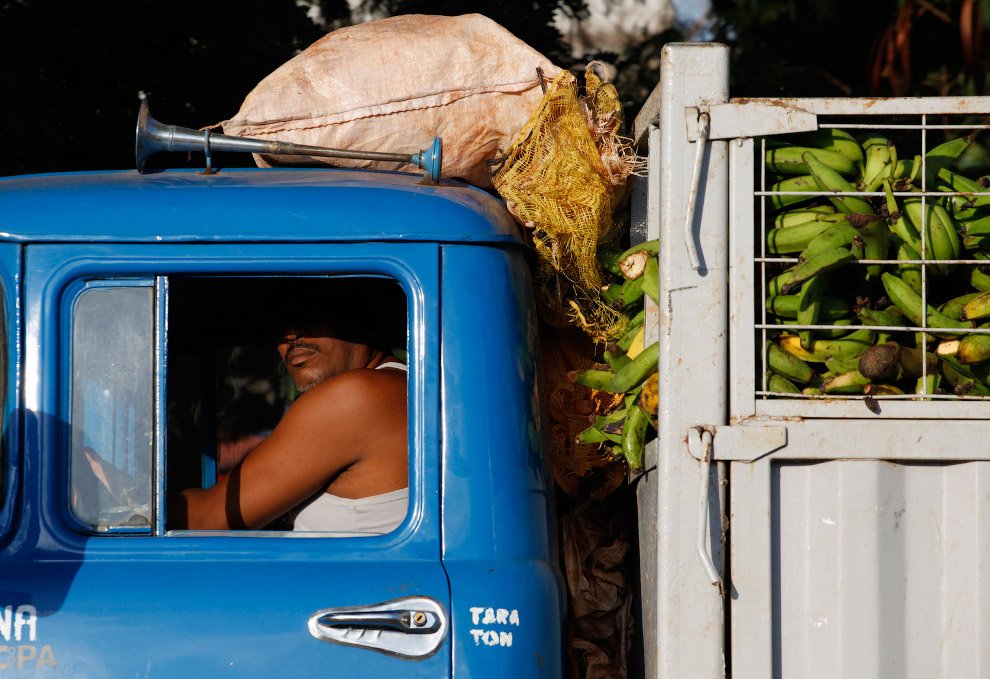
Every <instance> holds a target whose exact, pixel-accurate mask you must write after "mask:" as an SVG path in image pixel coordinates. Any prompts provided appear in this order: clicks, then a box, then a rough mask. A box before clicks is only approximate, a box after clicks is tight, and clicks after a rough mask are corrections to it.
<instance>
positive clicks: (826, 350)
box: [778, 329, 876, 363]
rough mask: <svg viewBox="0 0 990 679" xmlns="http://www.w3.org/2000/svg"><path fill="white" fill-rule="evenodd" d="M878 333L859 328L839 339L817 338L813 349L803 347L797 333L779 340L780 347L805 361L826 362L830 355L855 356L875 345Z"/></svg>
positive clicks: (813, 343)
mask: <svg viewBox="0 0 990 679" xmlns="http://www.w3.org/2000/svg"><path fill="white" fill-rule="evenodd" d="M875 339H876V334H875V333H874V332H873V331H871V330H865V329H861V330H857V331H856V332H853V333H850V334H849V335H846V336H845V337H842V338H839V339H817V340H815V341H814V342H812V343H811V349H810V350H806V349H804V348H802V347H801V338H800V337H798V336H797V335H781V336H780V338H779V340H778V342H779V344H780V348H781V349H783V350H784V351H786V352H787V353H789V354H791V355H793V356H797V357H798V358H800V359H801V360H803V361H808V362H811V363H824V362H825V359H827V358H828V357H830V356H831V357H833V358H854V357H856V356H859V355H860V354H862V353H863V352H864V351H866V350H867V349H869V348H870V347H871V346H873V342H874V340H875Z"/></svg>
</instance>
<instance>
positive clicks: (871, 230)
mask: <svg viewBox="0 0 990 679" xmlns="http://www.w3.org/2000/svg"><path fill="white" fill-rule="evenodd" d="M972 143H973V140H972V138H971V137H961V138H957V139H952V140H949V141H947V142H945V143H943V144H939V145H937V146H935V147H934V148H931V149H928V150H923V151H922V152H923V153H924V156H922V155H921V154H917V153H912V154H899V153H898V148H897V145H895V143H894V142H893V141H892V139H890V138H888V137H886V136H885V135H884V134H881V133H878V132H868V133H866V134H862V135H859V136H857V137H855V138H854V137H853V136H852V135H850V134H849V133H847V132H845V131H842V130H839V129H835V128H825V129H821V130H817V131H815V132H807V133H800V134H794V135H787V136H784V137H780V138H777V139H767V140H766V142H765V144H766V153H765V155H764V157H763V161H764V166H765V167H766V168H767V170H768V171H770V172H773V173H775V174H776V175H777V176H776V177H775V178H773V179H772V180H770V181H768V184H772V186H771V195H770V196H769V198H768V200H767V202H768V203H769V204H770V206H771V207H772V208H773V210H774V212H773V213H772V221H771V223H769V224H768V226H772V228H768V229H767V231H766V250H765V251H766V252H767V253H769V256H771V257H773V256H779V257H781V264H784V266H776V267H775V266H774V265H773V264H772V263H769V264H767V265H765V266H763V267H762V270H764V271H768V272H769V275H768V276H767V278H768V279H769V280H766V282H765V284H764V285H762V286H761V290H763V291H764V292H765V299H764V301H763V303H764V305H765V308H766V312H767V313H768V314H770V315H771V317H772V319H773V322H775V323H777V324H778V325H779V326H780V330H779V331H774V332H772V333H771V341H770V342H769V343H768V345H767V347H766V350H765V351H766V354H765V360H764V362H763V365H764V366H765V368H766V375H763V376H761V379H762V380H764V383H765V384H766V388H767V389H768V390H769V392H770V393H772V394H777V395H781V396H789V397H794V396H799V395H829V394H853V395H855V394H864V395H866V396H870V397H878V396H885V395H899V396H906V395H913V394H918V395H919V396H915V397H914V398H919V397H920V398H921V399H924V398H925V397H927V396H930V395H932V394H935V393H941V392H942V390H943V389H951V390H952V393H954V394H956V395H959V396H967V397H971V398H976V397H981V398H982V397H987V398H990V381H988V378H990V332H981V330H982V328H979V329H978V328H977V327H976V326H977V324H979V323H984V322H987V325H988V328H990V176H988V177H978V178H977V177H970V176H966V175H965V173H964V172H963V171H960V170H957V169H953V167H952V166H953V164H954V163H956V162H957V160H958V159H959V157H960V156H961V155H962V154H963V153H964V152H965V151H966V149H968V148H969V147H970V146H971V145H972ZM922 190H924V191H927V192H928V193H925V194H923V195H922V194H920V193H919V192H920V191H922ZM777 191H781V192H787V191H794V192H806V193H809V194H810V193H816V194H817V195H806V196H777V195H773V192H777ZM935 193H938V194H941V195H933V194H935ZM980 194H987V195H980ZM785 258H786V259H785ZM795 259H796V260H797V263H796V264H795V263H794V260H795ZM863 260H865V261H863ZM957 262H962V263H959V264H957ZM950 274H954V275H950ZM826 325H827V326H830V327H829V328H828V329H823V328H819V329H815V330H811V329H808V328H807V327H806V326H826ZM862 326H868V327H862ZM912 326H913V328H912ZM920 327H924V328H925V330H924V331H918V330H916V329H915V328H920ZM901 328H907V329H906V330H901ZM930 329H940V330H937V331H936V332H932V331H931V330H930ZM936 345H937V346H936ZM619 360H620V361H621V359H619ZM822 364H823V367H822V368H820V369H819V368H818V367H817V366H818V365H822ZM616 365H618V363H616ZM813 366H814V367H813Z"/></svg>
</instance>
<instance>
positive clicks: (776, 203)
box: [770, 175, 819, 210]
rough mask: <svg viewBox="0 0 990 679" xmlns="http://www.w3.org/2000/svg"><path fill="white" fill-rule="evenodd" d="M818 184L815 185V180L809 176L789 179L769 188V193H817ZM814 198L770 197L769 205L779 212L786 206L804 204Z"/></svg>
mask: <svg viewBox="0 0 990 679" xmlns="http://www.w3.org/2000/svg"><path fill="white" fill-rule="evenodd" d="M818 190H819V188H818V184H816V183H815V178H814V177H812V176H811V175H802V176H798V177H789V178H787V179H784V180H782V181H779V182H777V183H776V184H774V185H773V186H771V187H770V191H771V192H777V191H818ZM814 197H815V196H779V195H772V196H770V205H771V206H772V207H773V208H774V209H775V210H779V209H781V208H785V207H787V206H788V205H796V204H798V203H804V202H807V201H809V200H811V199H812V198H814Z"/></svg>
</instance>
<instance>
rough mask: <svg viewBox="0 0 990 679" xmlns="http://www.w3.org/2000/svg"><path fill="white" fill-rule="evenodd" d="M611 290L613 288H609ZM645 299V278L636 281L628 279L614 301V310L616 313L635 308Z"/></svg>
mask: <svg viewBox="0 0 990 679" xmlns="http://www.w3.org/2000/svg"><path fill="white" fill-rule="evenodd" d="M609 288H610V289H611V286H609ZM642 299H643V277H642V276H640V277H639V278H636V279H629V278H627V279H626V280H625V282H623V283H622V287H620V288H619V292H618V294H617V295H616V296H615V298H614V299H613V300H612V308H613V309H615V310H616V311H625V310H626V309H628V308H630V307H632V306H635V305H636V304H638V303H639V302H640V301H641V300H642Z"/></svg>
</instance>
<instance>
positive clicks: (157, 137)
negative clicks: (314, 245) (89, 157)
mask: <svg viewBox="0 0 990 679" xmlns="http://www.w3.org/2000/svg"><path fill="white" fill-rule="evenodd" d="M159 151H203V152H204V153H205V154H206V170H205V173H206V174H212V173H213V169H212V167H211V164H212V160H211V157H210V153H211V151H241V152H247V153H267V154H271V155H278V156H320V157H323V158H356V159H359V160H384V161H387V162H396V163H412V164H413V165H416V166H418V167H421V168H423V175H424V177H425V178H426V179H427V180H428V181H430V182H432V183H434V184H435V183H436V182H438V181H439V180H440V166H441V164H442V163H443V142H442V141H441V139H440V137H434V138H433V144H432V145H431V146H430V148H428V149H423V150H422V151H420V152H419V153H379V152H378V151H347V150H344V149H331V148H326V147H323V146H304V145H302V144H293V143H291V142H286V141H270V140H265V139H248V138H247V137H232V136H228V135H225V134H220V133H217V132H213V131H212V130H208V129H207V130H193V129H191V128H188V127H177V126H176V125H163V124H161V123H160V122H158V121H157V120H155V119H154V118H152V117H151V113H149V112H148V100H147V99H142V100H141V109H140V111H139V112H138V120H137V140H136V142H135V144H134V156H135V159H136V160H137V170H138V172H144V163H145V161H146V160H147V159H148V156H151V155H153V154H155V153H158V152H159Z"/></svg>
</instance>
